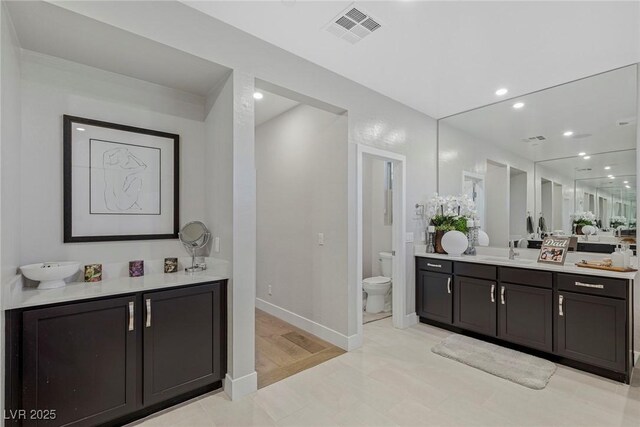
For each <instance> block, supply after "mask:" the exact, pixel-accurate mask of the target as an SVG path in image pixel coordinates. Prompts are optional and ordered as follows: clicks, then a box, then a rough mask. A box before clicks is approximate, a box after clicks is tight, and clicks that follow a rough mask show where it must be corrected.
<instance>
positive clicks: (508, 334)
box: [498, 283, 553, 352]
mask: <svg viewBox="0 0 640 427" xmlns="http://www.w3.org/2000/svg"><path fill="white" fill-rule="evenodd" d="M498 300H499V304H498V318H499V320H498V324H499V328H498V337H499V338H501V339H503V340H506V341H510V342H513V343H516V344H520V345H524V346H527V347H531V348H535V349H537V350H543V351H548V352H551V351H552V350H553V311H552V304H553V291H552V290H551V289H541V288H535V287H532V286H522V285H515V284H512V283H501V284H500V289H499V295H498Z"/></svg>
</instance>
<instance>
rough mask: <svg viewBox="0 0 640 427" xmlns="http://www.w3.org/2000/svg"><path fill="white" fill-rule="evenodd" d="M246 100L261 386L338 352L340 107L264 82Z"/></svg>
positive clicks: (344, 140)
mask: <svg viewBox="0 0 640 427" xmlns="http://www.w3.org/2000/svg"><path fill="white" fill-rule="evenodd" d="M254 99H255V100H256V101H255V158H256V163H255V164H256V208H257V209H256V211H257V212H256V313H255V320H256V324H255V327H256V338H255V339H256V372H257V376H258V388H262V387H265V386H267V385H270V384H272V383H274V382H277V381H280V380H281V379H284V378H286V377H288V376H291V375H294V374H296V373H298V372H300V371H302V370H305V369H309V368H311V367H313V366H315V365H318V364H320V363H323V362H325V361H327V360H329V359H331V358H333V357H336V356H338V355H340V354H342V353H344V350H343V349H341V348H339V347H338V346H337V345H336V340H335V336H336V335H337V333H336V332H335V331H337V330H339V329H338V328H339V327H340V326H342V325H341V323H340V319H341V318H346V313H345V311H346V310H345V308H346V304H345V306H343V307H340V306H339V305H337V304H336V303H335V301H336V300H337V299H338V300H339V299H341V298H343V299H344V300H346V294H347V289H346V286H345V285H344V284H345V283H346V282H347V279H346V277H347V275H346V271H347V261H346V258H347V257H346V247H347V242H346V228H347V218H346V215H345V212H346V206H347V200H346V183H347V170H346V169H347V168H346V162H347V144H348V128H347V115H346V112H345V111H344V110H342V109H337V108H334V107H328V106H326V105H324V104H322V103H320V102H319V101H317V100H313V99H311V98H309V97H306V96H303V95H300V94H296V93H294V92H292V91H289V90H286V89H283V88H279V87H276V86H274V85H269V84H267V83H265V82H261V81H256V90H255V93H254ZM342 194H344V196H345V197H341V195H342ZM344 323H346V322H344ZM344 326H346V325H344Z"/></svg>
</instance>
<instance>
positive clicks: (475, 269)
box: [455, 262, 498, 280]
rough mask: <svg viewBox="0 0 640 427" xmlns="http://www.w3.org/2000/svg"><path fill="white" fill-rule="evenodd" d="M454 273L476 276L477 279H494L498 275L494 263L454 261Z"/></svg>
mask: <svg viewBox="0 0 640 427" xmlns="http://www.w3.org/2000/svg"><path fill="white" fill-rule="evenodd" d="M455 274H456V275H459V276H467V277H476V278H478V279H487V280H496V278H497V277H498V268H497V267H496V266H495V265H486V264H474V263H471V262H456V267H455Z"/></svg>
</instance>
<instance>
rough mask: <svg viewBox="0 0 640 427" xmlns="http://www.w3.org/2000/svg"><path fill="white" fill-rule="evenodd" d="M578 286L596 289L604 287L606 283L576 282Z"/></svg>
mask: <svg viewBox="0 0 640 427" xmlns="http://www.w3.org/2000/svg"><path fill="white" fill-rule="evenodd" d="M575 285H576V286H582V287H583V288H596V289H604V285H594V284H592V283H582V282H576V283H575Z"/></svg>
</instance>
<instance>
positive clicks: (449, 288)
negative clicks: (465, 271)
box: [447, 277, 451, 294]
mask: <svg viewBox="0 0 640 427" xmlns="http://www.w3.org/2000/svg"><path fill="white" fill-rule="evenodd" d="M447 293H448V294H450V293H451V277H449V278H448V279H447Z"/></svg>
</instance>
